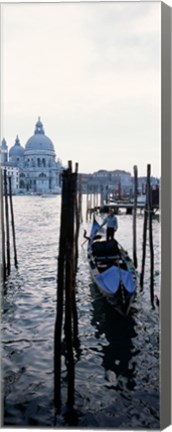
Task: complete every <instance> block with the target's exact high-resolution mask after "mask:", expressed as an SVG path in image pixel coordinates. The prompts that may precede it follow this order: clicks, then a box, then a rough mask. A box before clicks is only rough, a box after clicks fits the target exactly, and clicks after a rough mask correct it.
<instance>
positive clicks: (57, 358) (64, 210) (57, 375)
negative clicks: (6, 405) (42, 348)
mask: <svg viewBox="0 0 172 432" xmlns="http://www.w3.org/2000/svg"><path fill="white" fill-rule="evenodd" d="M67 187H68V177H67V171H63V174H62V197H61V224H60V239H59V257H58V275H57V313H56V322H55V335H54V401H55V407H56V409H57V412H58V413H60V408H61V337H62V324H63V297H64V272H65V259H66V226H67V222H68V202H67Z"/></svg>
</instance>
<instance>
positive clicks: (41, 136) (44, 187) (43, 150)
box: [1, 118, 63, 194]
mask: <svg viewBox="0 0 172 432" xmlns="http://www.w3.org/2000/svg"><path fill="white" fill-rule="evenodd" d="M7 159H8V158H7V145H6V141H5V140H4V139H3V141H2V144H1V161H2V165H3V166H5V167H6V168H7V167H10V166H11V165H13V166H16V167H17V168H18V170H19V181H18V188H17V187H16V192H14V191H13V192H14V193H27V194H29V193H30V194H50V193H52V194H57V193H60V192H61V172H62V169H63V168H62V164H61V162H60V161H59V160H58V161H56V153H55V150H54V145H53V143H52V141H51V140H50V139H49V138H48V137H47V136H46V135H45V133H44V129H43V124H42V122H41V120H40V118H39V119H38V121H37V123H36V126H35V132H34V135H33V136H31V138H29V139H28V141H27V142H26V145H25V148H24V147H22V146H21V144H20V141H19V138H18V136H17V138H16V141H15V144H14V146H13V147H11V149H10V151H9V160H7Z"/></svg>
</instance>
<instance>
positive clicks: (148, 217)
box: [140, 164, 155, 309]
mask: <svg viewBox="0 0 172 432" xmlns="http://www.w3.org/2000/svg"><path fill="white" fill-rule="evenodd" d="M150 175H151V165H150V164H148V165H147V184H146V203H145V210H144V224H143V253H142V267H141V274H140V289H141V291H143V286H144V271H145V260H146V241H147V228H149V246H150V300H151V305H152V308H153V309H154V308H155V306H154V248H153V230H152V216H153V209H152V188H151V182H150Z"/></svg>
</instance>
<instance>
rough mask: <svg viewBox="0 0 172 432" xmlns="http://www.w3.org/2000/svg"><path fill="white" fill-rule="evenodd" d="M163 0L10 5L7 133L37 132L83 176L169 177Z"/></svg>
mask: <svg viewBox="0 0 172 432" xmlns="http://www.w3.org/2000/svg"><path fill="white" fill-rule="evenodd" d="M160 8H161V4H160V3H159V2H101V3H92V2H88V3H85V2H84V3H83V2H81V3H37V4H36V3H35V4H34V3H27V4H26V3H18V4H3V5H2V15H1V25H2V27H1V35H2V36H1V50H2V51H1V95H2V99H1V125H2V126H1V139H2V138H3V137H4V138H5V139H6V141H7V144H8V145H9V148H10V147H11V146H12V145H13V144H14V142H15V138H16V135H17V134H18V135H19V139H20V142H21V144H22V146H25V144H26V142H27V140H28V139H29V138H30V136H32V135H33V133H34V129H35V123H36V121H37V119H38V116H40V117H41V120H42V122H43V125H44V129H45V134H46V135H47V136H48V137H49V138H50V139H51V140H52V141H53V143H54V146H55V150H56V153H57V157H59V158H60V159H61V160H62V163H63V164H65V165H66V163H67V161H68V160H70V159H71V160H72V161H73V163H74V164H75V162H78V163H79V171H80V172H86V173H89V172H94V171H97V170H99V169H107V170H114V169H124V170H126V171H129V172H131V173H133V166H134V165H138V174H139V175H140V176H142V175H146V171H147V164H148V163H151V165H152V175H154V176H158V177H159V176H160V165H161V159H160V158H161V141H160V140H161V136H160V135H161V129H160V120H161V100H160V94H161V87H160V85H161V84H160V81H161V75H160V68H161V59H160V56H161V52H160V41H161V33H160V26H161V12H160Z"/></svg>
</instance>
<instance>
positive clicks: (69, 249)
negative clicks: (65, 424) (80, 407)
mask: <svg viewBox="0 0 172 432" xmlns="http://www.w3.org/2000/svg"><path fill="white" fill-rule="evenodd" d="M75 183H76V173H74V174H73V173H72V166H71V163H70V162H69V176H68V193H67V195H68V224H67V227H66V228H67V238H66V242H67V243H66V277H65V292H66V303H65V314H66V315H65V334H66V347H67V369H68V397H67V407H68V409H70V410H71V409H73V405H74V379H75V373H74V372H75V371H74V355H73V325H72V324H73V306H74V303H73V300H74V295H73V289H74V208H75Z"/></svg>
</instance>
